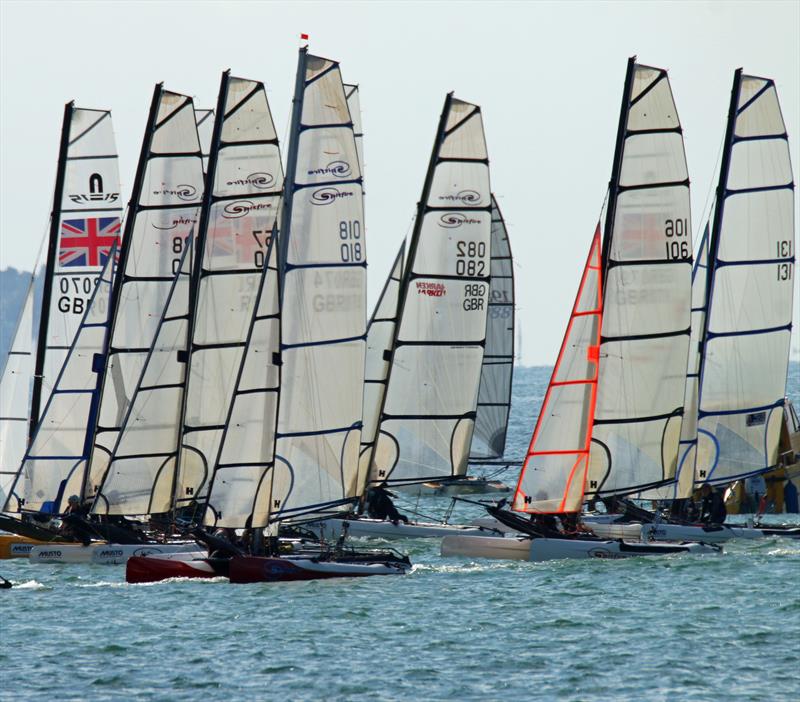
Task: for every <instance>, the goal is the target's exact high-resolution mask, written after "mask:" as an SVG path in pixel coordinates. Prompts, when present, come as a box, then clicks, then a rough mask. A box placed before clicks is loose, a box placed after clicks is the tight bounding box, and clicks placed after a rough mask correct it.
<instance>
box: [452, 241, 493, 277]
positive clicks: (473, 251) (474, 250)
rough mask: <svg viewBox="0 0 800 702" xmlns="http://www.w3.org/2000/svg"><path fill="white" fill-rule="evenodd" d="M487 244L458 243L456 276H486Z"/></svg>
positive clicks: (474, 242)
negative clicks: (484, 259)
mask: <svg viewBox="0 0 800 702" xmlns="http://www.w3.org/2000/svg"><path fill="white" fill-rule="evenodd" d="M485 256H486V244H485V243H483V242H482V241H457V242H456V275H484V271H485V269H486V263H485V262H484V261H483V260H482V259H483V258H485Z"/></svg>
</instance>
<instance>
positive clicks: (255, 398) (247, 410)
mask: <svg viewBox="0 0 800 702" xmlns="http://www.w3.org/2000/svg"><path fill="white" fill-rule="evenodd" d="M278 283H279V275H278V243H277V237H275V238H273V239H272V240H271V242H270V245H269V265H268V268H267V269H266V270H265V271H264V272H263V273H262V274H261V277H260V281H259V287H258V293H257V301H256V308H255V314H254V316H253V318H252V319H251V320H250V325H249V329H248V334H247V340H246V343H245V346H244V350H243V353H242V358H241V361H240V362H239V368H238V373H237V377H236V384H235V389H234V393H233V400H232V402H231V403H230V406H229V409H228V414H227V416H226V418H225V429H224V432H223V435H222V440H221V441H220V448H219V456H218V457H217V459H216V460H215V463H214V471H213V474H212V478H211V484H210V487H209V490H208V500H207V509H206V511H205V515H204V522H205V524H206V525H208V526H218V527H232V528H238V527H247V528H261V527H266V526H267V524H268V523H269V515H270V502H271V498H272V477H273V473H272V471H271V468H272V467H273V466H274V463H275V461H274V457H275V452H274V451H275V429H276V426H277V419H278V393H279V392H280V331H281V329H280V306H279V298H280V296H279V289H278Z"/></svg>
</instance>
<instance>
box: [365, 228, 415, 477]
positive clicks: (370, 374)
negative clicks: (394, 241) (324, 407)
mask: <svg viewBox="0 0 800 702" xmlns="http://www.w3.org/2000/svg"><path fill="white" fill-rule="evenodd" d="M405 253H406V242H405V239H404V240H403V243H402V244H401V245H400V250H399V251H398V252H397V256H396V257H395V259H394V264H393V265H392V269H391V271H389V277H388V278H387V279H386V283H385V284H384V286H383V290H382V291H381V296H380V297H379V298H378V303H377V304H376V305H375V311H374V312H373V314H372V318H371V319H370V321H369V326H368V327H367V358H366V365H365V368H364V409H363V416H362V422H361V423H362V427H361V454H360V458H359V473H358V480H357V482H356V485H357V486H358V490H359V491H360V492H363V490H364V488H365V487H366V481H367V477H368V475H369V461H370V459H371V458H372V449H373V447H374V445H375V437H376V435H377V433H378V418H379V416H380V411H381V405H382V404H383V396H384V393H385V391H386V379H387V378H388V377H389V367H390V366H391V355H392V342H393V340H394V331H395V325H396V324H397V305H398V302H399V296H400V282H401V280H402V277H403V260H404V258H405Z"/></svg>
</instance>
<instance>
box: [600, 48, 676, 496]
mask: <svg viewBox="0 0 800 702" xmlns="http://www.w3.org/2000/svg"><path fill="white" fill-rule="evenodd" d="M609 188H610V189H609V200H608V209H607V212H606V218H605V225H604V231H603V235H604V241H603V276H604V286H603V301H604V302H603V326H602V334H601V343H600V368H599V376H598V381H597V383H598V387H597V404H596V407H595V416H594V428H593V431H592V448H591V452H590V458H589V484H588V492H589V493H592V494H596V495H603V494H619V493H630V492H639V491H641V490H645V489H649V488H652V487H657V486H659V485H665V484H667V483H670V482H673V481H674V477H675V471H676V468H677V461H678V452H679V440H680V434H681V416H682V414H683V403H684V392H685V387H686V380H685V378H686V368H687V358H688V352H689V333H690V307H691V273H692V255H691V253H692V252H691V238H690V232H691V219H690V208H689V179H688V174H687V169H686V156H685V153H684V146H683V135H682V130H681V125H680V120H679V119H678V113H677V110H676V108H675V103H674V101H673V98H672V91H671V88H670V84H669V79H668V78H667V73H666V71H664V70H662V69H659V68H651V67H649V66H642V65H638V64H636V63H635V62H634V59H631V60H630V61H629V65H628V72H627V76H626V81H625V91H624V95H623V103H622V110H621V114H620V124H619V131H618V139H617V148H616V154H615V159H614V167H613V171H612V178H611V183H610V186H609Z"/></svg>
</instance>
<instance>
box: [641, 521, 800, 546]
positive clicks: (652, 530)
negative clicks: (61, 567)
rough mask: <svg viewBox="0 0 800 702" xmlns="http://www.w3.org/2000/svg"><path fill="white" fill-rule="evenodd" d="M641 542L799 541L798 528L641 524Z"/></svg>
mask: <svg viewBox="0 0 800 702" xmlns="http://www.w3.org/2000/svg"><path fill="white" fill-rule="evenodd" d="M641 531H642V536H641V538H642V540H643V541H649V540H653V541H704V542H705V543H713V544H719V543H724V542H725V541H730V540H731V539H764V538H769V537H771V536H781V537H784V538H790V539H800V528H796V529H769V528H753V527H743V526H742V527H738V526H728V525H727V524H725V525H721V526H710V527H704V526H691V525H689V526H684V525H682V524H643V525H641Z"/></svg>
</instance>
